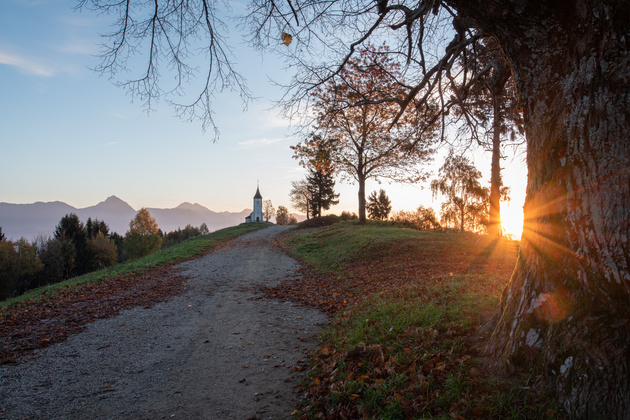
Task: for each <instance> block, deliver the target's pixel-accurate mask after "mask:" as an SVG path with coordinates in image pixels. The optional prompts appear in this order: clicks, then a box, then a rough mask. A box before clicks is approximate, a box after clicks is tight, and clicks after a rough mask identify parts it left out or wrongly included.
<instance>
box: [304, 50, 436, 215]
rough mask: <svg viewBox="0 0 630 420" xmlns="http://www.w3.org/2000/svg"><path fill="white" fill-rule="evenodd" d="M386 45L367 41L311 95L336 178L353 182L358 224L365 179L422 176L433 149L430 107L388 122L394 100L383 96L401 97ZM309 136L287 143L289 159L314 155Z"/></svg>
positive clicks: (399, 72) (393, 111) (401, 86)
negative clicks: (356, 190) (290, 149)
mask: <svg viewBox="0 0 630 420" xmlns="http://www.w3.org/2000/svg"><path fill="white" fill-rule="evenodd" d="M385 52H387V47H386V46H384V45H383V46H381V47H379V48H375V47H374V46H371V45H368V46H367V47H366V48H365V49H363V50H362V51H361V53H360V55H359V56H358V57H355V58H351V59H350V60H349V61H348V63H347V65H346V67H345V68H344V69H343V70H341V71H340V72H339V73H338V74H337V75H336V76H334V77H332V78H331V79H330V80H329V81H328V82H327V83H325V84H324V85H323V86H322V87H321V88H319V89H317V90H316V91H315V93H314V97H315V101H314V109H315V111H316V116H315V118H316V125H315V129H316V130H317V131H318V134H319V136H321V138H325V139H328V140H330V142H331V144H332V149H331V154H330V156H331V160H332V165H333V169H334V170H335V171H336V172H337V173H339V174H340V176H341V177H342V179H345V180H349V181H355V182H357V183H358V184H359V193H358V199H359V222H360V223H363V222H365V219H366V214H365V203H366V200H365V182H366V180H367V179H369V178H374V179H380V178H386V179H390V180H392V181H399V182H419V181H420V180H423V179H425V178H426V172H425V171H424V170H423V168H422V166H421V165H420V164H421V163H423V162H427V161H428V160H429V159H430V156H431V154H432V153H433V149H432V144H433V142H434V140H435V137H436V136H435V131H436V128H437V125H436V123H435V122H436V120H437V118H435V113H434V107H432V106H430V105H428V104H415V105H416V106H415V107H409V109H408V110H407V111H406V112H405V113H404V114H403V115H402V116H401V117H400V118H399V119H398V120H397V121H396V123H394V124H392V121H393V120H394V117H395V116H396V114H397V113H398V112H399V111H400V107H399V106H398V104H395V103H392V102H385V101H382V99H384V98H392V97H399V98H400V99H401V100H402V98H404V96H405V93H406V90H405V87H404V80H403V77H402V70H401V68H400V65H398V64H396V63H395V62H394V61H393V59H392V58H391V57H390V56H389V55H388V54H384V53H385ZM314 138H317V136H311V137H310V138H309V139H306V140H304V141H303V142H301V143H299V144H298V145H296V146H293V150H294V152H295V155H294V157H296V158H298V159H301V160H302V161H308V160H312V159H313V158H315V157H316V156H315V154H316V153H318V150H319V149H318V148H317V147H315V146H316V145H315V144H314V143H313V139H314Z"/></svg>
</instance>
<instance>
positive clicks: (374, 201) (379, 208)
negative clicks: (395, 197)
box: [366, 189, 392, 220]
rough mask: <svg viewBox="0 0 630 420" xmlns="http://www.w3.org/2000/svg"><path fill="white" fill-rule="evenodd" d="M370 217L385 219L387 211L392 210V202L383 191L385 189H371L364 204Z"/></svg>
mask: <svg viewBox="0 0 630 420" xmlns="http://www.w3.org/2000/svg"><path fill="white" fill-rule="evenodd" d="M366 209H367V212H368V214H369V216H370V219H375V220H387V218H388V217H389V213H390V212H391V211H392V202H391V200H390V199H389V197H388V196H387V194H386V193H385V190H383V189H381V190H379V192H378V194H377V193H376V191H372V194H370V195H369V197H368V200H367V205H366Z"/></svg>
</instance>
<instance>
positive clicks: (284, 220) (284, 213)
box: [276, 206, 289, 225]
mask: <svg viewBox="0 0 630 420" xmlns="http://www.w3.org/2000/svg"><path fill="white" fill-rule="evenodd" d="M276 223H277V224H279V225H288V224H289V210H288V209H287V208H286V207H284V206H278V211H277V212H276Z"/></svg>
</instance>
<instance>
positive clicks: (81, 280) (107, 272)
mask: <svg viewBox="0 0 630 420" xmlns="http://www.w3.org/2000/svg"><path fill="white" fill-rule="evenodd" d="M268 226H269V225H268V224H266V223H247V224H246V223H243V224H240V225H238V226H233V227H229V228H225V229H221V230H218V231H215V232H212V233H210V234H208V235H202V236H198V237H196V238H193V239H190V240H188V241H185V242H182V243H181V244H178V245H175V246H172V247H170V248H167V249H163V250H161V251H158V252H156V253H154V254H151V255H147V256H145V257H142V258H138V259H136V260H132V261H127V262H124V263H122V264H118V265H115V266H113V267H109V268H104V269H102V270H98V271H94V272H92V273H88V274H85V275H82V276H79V277H74V278H71V279H68V280H65V281H63V282H59V283H55V284H51V285H47V286H43V287H39V288H37V289H32V290H29V291H28V292H26V293H24V294H22V295H20V296H18V297H15V298H11V299H7V300H4V301H1V302H0V309H2V308H7V307H10V306H11V305H13V304H15V303H17V302H21V301H24V300H29V299H35V300H37V299H38V298H39V297H40V296H41V295H42V294H43V293H44V292H47V291H52V292H53V293H54V292H55V291H57V290H60V289H63V288H66V287H73V286H76V285H81V284H85V283H94V282H98V281H101V280H104V279H107V278H110V277H114V276H119V275H133V274H138V273H141V272H143V271H145V270H147V269H150V268H153V267H159V266H163V265H166V264H175V263H177V262H180V261H184V260H186V259H189V258H193V257H195V256H198V255H200V254H201V253H203V252H205V251H207V250H209V249H211V248H213V247H214V246H216V245H218V244H220V243H222V242H224V241H227V240H230V239H232V238H235V237H237V236H240V235H242V234H244V233H247V232H251V231H254V230H258V229H262V228H265V227H268ZM49 296H50V294H49Z"/></svg>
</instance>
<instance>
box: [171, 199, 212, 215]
mask: <svg viewBox="0 0 630 420" xmlns="http://www.w3.org/2000/svg"><path fill="white" fill-rule="evenodd" d="M175 208H176V209H181V210H192V211H196V212H211V211H212V210H210V209H209V208H207V207H204V206H202V205H201V204H199V203H195V204H191V203H189V202H188V201H186V202H183V203H182V204H180V205H179V206H177V207H175ZM213 213H214V212H213Z"/></svg>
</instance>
